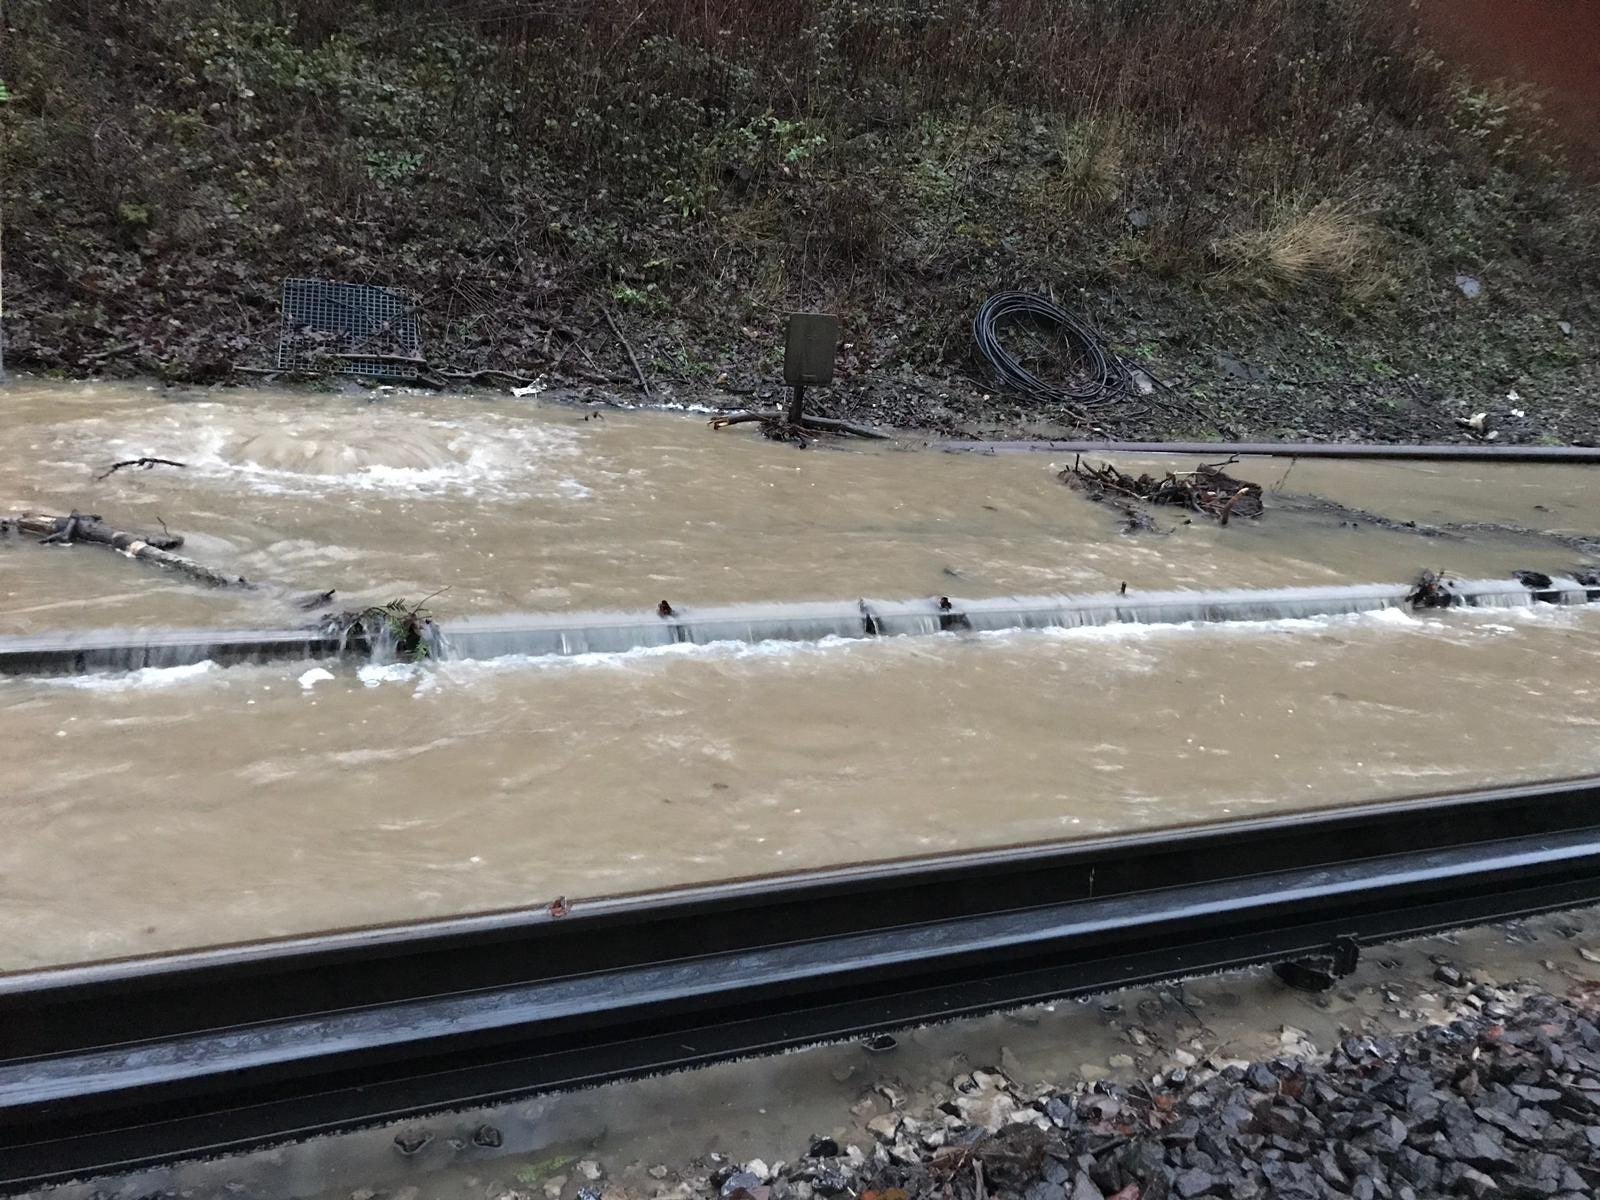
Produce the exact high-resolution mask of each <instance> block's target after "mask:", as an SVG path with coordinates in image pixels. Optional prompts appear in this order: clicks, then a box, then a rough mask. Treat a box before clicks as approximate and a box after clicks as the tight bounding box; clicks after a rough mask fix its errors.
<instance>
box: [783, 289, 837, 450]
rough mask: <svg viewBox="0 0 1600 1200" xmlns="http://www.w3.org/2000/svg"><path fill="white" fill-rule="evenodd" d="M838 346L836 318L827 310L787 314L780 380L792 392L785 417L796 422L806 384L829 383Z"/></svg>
mask: <svg viewBox="0 0 1600 1200" xmlns="http://www.w3.org/2000/svg"><path fill="white" fill-rule="evenodd" d="M838 345H839V318H838V317H836V316H834V315H833V314H831V313H790V314H789V327H788V330H787V333H786V336H785V341H784V348H783V381H784V383H786V384H788V385H789V387H790V388H792V389H793V392H792V394H791V396H790V399H789V414H788V420H789V424H790V425H798V424H799V423H800V417H801V414H802V412H803V409H804V406H805V394H806V387H807V385H809V384H817V385H818V386H821V385H824V384H829V383H832V382H833V358H834V353H835V351H836V350H837V348H838Z"/></svg>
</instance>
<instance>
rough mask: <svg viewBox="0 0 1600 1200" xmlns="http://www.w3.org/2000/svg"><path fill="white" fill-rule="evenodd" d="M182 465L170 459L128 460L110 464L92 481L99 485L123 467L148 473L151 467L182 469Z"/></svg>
mask: <svg viewBox="0 0 1600 1200" xmlns="http://www.w3.org/2000/svg"><path fill="white" fill-rule="evenodd" d="M184 465H185V464H183V463H181V462H174V461H173V460H172V459H170V458H129V459H125V460H123V461H122V462H119V463H112V464H111V466H110V467H109V468H108V469H106V470H104V471H102V472H101V473H100V474H98V475H96V476H95V477H94V481H95V482H96V483H99V482H100V481H101V480H102V479H105V478H107V477H109V476H112V475H115V474H116V473H117V472H118V471H120V470H122V468H123V467H138V468H139V469H140V470H141V471H148V470H149V469H150V468H151V467H182V466H184Z"/></svg>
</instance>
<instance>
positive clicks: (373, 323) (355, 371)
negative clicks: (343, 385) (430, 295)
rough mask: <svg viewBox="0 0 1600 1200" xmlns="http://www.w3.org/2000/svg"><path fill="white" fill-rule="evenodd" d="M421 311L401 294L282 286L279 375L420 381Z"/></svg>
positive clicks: (324, 284) (358, 286)
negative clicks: (294, 373)
mask: <svg viewBox="0 0 1600 1200" xmlns="http://www.w3.org/2000/svg"><path fill="white" fill-rule="evenodd" d="M421 365H422V326H421V322H420V321H419V319H418V317H417V305H416V301H414V300H413V299H412V298H411V297H410V296H409V295H407V294H406V293H405V292H402V291H399V290H398V289H396V288H386V287H377V286H376V285H373V284H370V283H336V282H333V281H331V280H326V279H285V280H284V281H283V324H282V326H281V328H280V330H279V333H278V370H280V371H306V372H323V373H330V372H331V373H334V374H339V375H370V376H380V377H383V378H388V379H415V378H416V377H417V373H418V370H419V368H420V367H421Z"/></svg>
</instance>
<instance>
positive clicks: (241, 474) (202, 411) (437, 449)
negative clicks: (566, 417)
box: [63, 400, 592, 500]
mask: <svg viewBox="0 0 1600 1200" xmlns="http://www.w3.org/2000/svg"><path fill="white" fill-rule="evenodd" d="M391 405H393V407H391ZM71 436H72V439H73V446H72V450H73V452H75V453H77V454H80V455H82V456H83V458H84V461H83V462H82V463H76V464H70V465H76V466H83V467H85V468H87V467H88V466H90V465H92V463H95V462H99V461H100V460H101V459H104V458H107V457H113V456H114V457H118V458H128V457H138V456H140V455H142V454H149V453H151V450H150V447H151V446H158V447H160V450H161V453H162V455H164V456H170V457H173V458H176V459H178V460H179V461H181V462H183V463H184V464H185V471H184V475H183V478H184V479H186V480H187V479H192V478H195V477H200V478H203V479H214V478H215V479H220V478H226V479H227V480H228V481H229V486H232V487H236V486H239V485H240V483H241V482H242V483H243V484H245V485H246V486H248V487H249V488H251V490H253V491H256V492H258V493H264V494H269V495H305V494H323V493H326V492H328V491H329V490H334V491H350V492H378V493H390V492H406V493H421V494H432V495H442V494H453V495H468V496H482V497H485V498H498V497H512V498H522V497H527V496H550V497H561V498H565V499H573V500H581V499H585V498H587V497H588V496H589V495H591V494H592V493H591V489H590V487H589V486H588V485H587V484H585V483H584V482H583V481H582V480H579V479H576V478H574V477H573V466H574V461H575V460H577V459H579V458H580V456H581V454H582V449H581V441H582V439H581V436H580V435H579V434H578V433H577V432H576V431H574V430H571V429H567V428H563V427H561V426H559V425H554V424H550V423H548V422H542V421H539V420H536V419H531V418H525V419H516V418H511V417H505V416H501V415H499V414H496V413H493V412H489V411H486V410H483V409H474V410H470V411H467V412H464V414H463V416H462V417H461V418H459V419H441V418H438V417H433V416H424V415H422V414H420V413H418V412H417V411H416V410H415V409H411V408H406V407H402V406H400V405H398V404H397V403H396V402H395V401H385V402H384V403H383V404H381V405H366V406H360V407H356V406H352V405H351V404H350V403H349V402H347V401H333V400H330V401H329V408H328V409H327V410H326V411H312V412H307V411H305V410H303V409H283V408H277V409H269V408H265V407H262V406H238V405H225V404H216V403H193V404H185V405H183V406H182V407H181V408H177V409H175V408H172V407H167V408H163V409H160V410H157V411H154V412H150V413H147V414H141V415H139V416H129V417H127V418H126V419H123V420H120V421H118V422H116V423H112V422H108V421H103V420H86V421H78V422H74V423H73V426H72V428H71ZM63 465H68V464H63Z"/></svg>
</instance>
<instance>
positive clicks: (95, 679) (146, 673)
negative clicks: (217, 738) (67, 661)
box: [28, 658, 222, 692]
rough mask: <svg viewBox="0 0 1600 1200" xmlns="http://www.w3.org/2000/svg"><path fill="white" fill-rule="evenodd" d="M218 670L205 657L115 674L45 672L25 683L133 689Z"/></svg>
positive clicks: (189, 680) (90, 689)
mask: <svg viewBox="0 0 1600 1200" xmlns="http://www.w3.org/2000/svg"><path fill="white" fill-rule="evenodd" d="M220 670H222V668H221V667H219V666H218V665H217V664H216V663H214V662H212V661H211V660H210V659H209V658H208V659H206V660H205V661H204V662H197V663H188V664H186V665H185V666H181V667H140V668H139V669H138V670H137V671H124V672H121V673H119V674H114V675H110V674H108V675H46V676H43V677H41V678H37V679H30V680H28V682H30V683H37V684H42V685H44V686H46V687H64V688H73V689H76V690H78V691H84V692H134V691H142V690H148V689H152V688H168V687H176V686H179V685H181V684H185V683H193V682H194V681H195V680H198V679H204V678H206V677H208V676H210V675H212V674H214V673H216V672H218V671H220Z"/></svg>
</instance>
